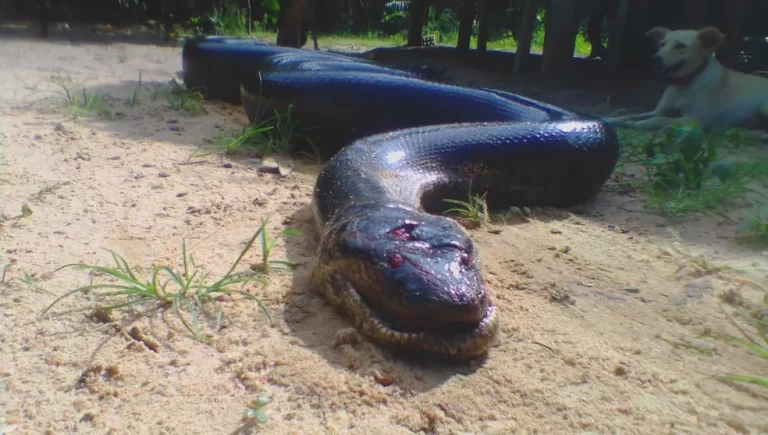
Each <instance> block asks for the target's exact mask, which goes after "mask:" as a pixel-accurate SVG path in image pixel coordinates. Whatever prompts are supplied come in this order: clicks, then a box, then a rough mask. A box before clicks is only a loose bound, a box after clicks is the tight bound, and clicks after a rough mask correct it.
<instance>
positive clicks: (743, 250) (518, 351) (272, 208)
mask: <svg viewBox="0 0 768 435" xmlns="http://www.w3.org/2000/svg"><path fill="white" fill-rule="evenodd" d="M0 58H2V59H10V60H12V61H10V62H3V65H2V67H0V83H2V85H0V98H1V99H2V103H1V104H2V105H0V111H1V113H2V116H1V117H0V132H1V136H0V144H1V145H2V148H0V149H1V150H2V151H0V152H1V153H2V154H1V155H0V158H1V159H2V164H3V166H2V167H3V169H2V172H0V191H2V195H0V201H1V202H0V211H2V212H3V213H4V214H5V215H6V216H13V215H17V214H19V213H20V212H19V210H20V208H21V207H22V205H23V204H27V205H28V206H29V208H30V209H31V210H32V215H31V216H28V217H25V218H21V219H14V220H8V221H6V222H5V223H4V224H3V226H2V227H0V247H2V252H0V260H2V261H0V263H4V262H5V261H6V260H10V261H13V262H14V263H13V266H12V267H11V268H10V269H8V271H7V274H6V276H5V278H4V283H3V284H2V286H0V292H1V294H2V297H1V298H0V311H1V312H2V316H0V343H1V346H2V352H0V409H2V410H3V414H2V415H0V430H4V431H7V432H10V430H11V429H15V430H16V432H14V433H41V432H45V431H48V432H46V433H69V432H75V431H77V432H78V433H104V432H109V433H156V432H163V433H185V434H191V433H201V434H203V433H206V434H208V433H235V432H238V431H241V430H242V431H262V432H265V433H275V434H278V433H351V434H357V433H360V434H363V433H387V434H401V433H402V434H407V433H440V434H449V433H450V434H458V433H486V434H502V433H503V434H507V433H516V432H523V433H575V432H581V433H587V432H590V433H615V432H621V433H765V432H767V431H768V424H766V419H765V415H766V412H768V400H766V399H767V398H768V397H766V395H765V394H764V393H760V392H756V391H753V390H750V389H748V388H740V387H734V386H732V385H728V384H724V383H721V382H719V381H716V380H714V379H712V378H711V376H712V375H716V374H720V373H754V374H760V373H763V374H764V373H765V362H764V361H763V360H759V359H758V358H756V357H754V356H752V355H750V354H748V353H746V352H745V351H744V350H743V349H742V348H738V347H733V346H729V345H725V344H723V343H722V342H721V341H717V340H713V339H710V338H707V337H706V334H707V333H710V332H716V333H730V334H735V333H736V331H735V329H734V328H733V327H732V326H731V325H730V324H729V323H728V321H727V319H726V317H725V316H724V315H723V314H722V312H721V311H720V310H719V308H718V302H719V299H718V298H719V296H720V295H721V294H722V293H723V292H726V291H728V290H732V289H733V288H734V286H735V284H733V282H732V279H731V278H732V277H734V276H741V277H748V278H750V279H752V280H754V281H757V282H760V281H762V282H765V280H766V275H765V272H761V270H763V269H761V268H762V267H764V266H765V263H766V259H768V257H766V256H765V255H763V254H761V253H760V252H757V251H754V250H751V249H750V248H749V247H746V246H743V245H740V244H737V243H736V242H735V241H734V237H733V236H734V227H733V226H732V225H730V224H726V223H723V222H720V221H717V220H714V219H704V218H697V219H692V220H689V221H687V222H685V223H681V224H676V225H674V226H673V225H672V224H669V223H666V222H665V221H663V220H662V219H661V218H658V217H654V216H651V215H647V214H644V213H637V212H628V211H626V210H625V209H623V208H620V207H619V205H621V204H622V203H624V202H625V201H626V197H623V196H620V195H619V194H617V193H614V192H611V191H606V192H604V193H603V194H601V195H600V196H598V197H597V198H596V199H595V200H594V201H593V202H592V203H590V204H586V205H584V206H582V207H578V208H577V209H574V210H569V211H558V210H549V209H538V210H534V217H533V219H532V220H530V221H528V222H520V221H514V222H510V223H509V225H506V226H496V227H494V230H495V231H494V232H489V231H487V230H473V231H472V234H473V237H474V239H475V240H476V241H477V243H478V245H479V247H480V249H481V252H482V256H483V258H484V263H485V264H486V268H487V273H488V279H489V281H490V284H491V285H492V288H493V289H494V292H495V295H496V300H497V301H498V304H499V307H500V310H501V316H502V320H503V325H504V326H503V334H502V339H501V342H500V344H499V345H498V346H497V347H496V348H495V349H493V350H492V352H491V353H490V355H489V358H488V359H487V360H485V361H481V362H476V363H473V364H471V365H468V366H443V365H438V364H436V363H433V362H425V361H406V360H402V359H398V358H395V357H393V356H392V355H390V354H389V353H387V352H386V351H383V350H382V349H380V348H379V347H377V346H375V345H373V344H370V343H368V342H366V341H365V340H360V339H359V337H356V335H355V333H354V332H353V331H350V329H349V323H348V322H347V321H346V319H345V318H344V317H342V316H341V315H339V314H338V313H337V312H335V311H334V310H333V309H331V308H330V306H329V305H328V304H327V303H326V302H325V300H324V299H323V298H322V297H321V296H319V295H318V294H317V293H315V292H313V291H312V290H311V289H310V288H309V286H308V271H309V267H308V266H309V261H310V260H311V258H312V255H313V250H314V247H315V241H314V230H313V223H312V220H311V214H310V213H309V209H308V205H309V202H310V194H311V190H312V186H313V183H314V179H315V176H316V174H317V171H318V169H319V168H318V166H317V165H314V164H312V163H311V162H310V161H301V160H299V161H297V162H296V166H295V167H294V168H293V172H292V173H291V174H290V175H288V176H287V177H280V176H279V175H275V174H269V173H262V172H258V171H257V170H256V166H257V165H256V164H255V163H254V162H253V161H251V160H248V159H228V158H223V157H219V156H216V155H207V156H204V157H200V156H196V155H195V153H196V152H198V151H199V146H200V145H201V144H202V143H203V139H204V138H206V137H210V136H212V135H215V134H217V133H220V132H223V131H227V130H230V129H237V128H242V127H243V126H244V125H245V123H246V122H247V120H246V118H245V114H244V113H243V112H242V109H241V108H240V107H236V106H228V105H223V104H216V103H205V104H204V106H203V108H204V110H205V112H206V113H205V114H202V115H197V116H193V115H189V114H184V113H179V112H178V111H175V110H173V109H172V108H170V107H169V104H168V102H167V101H166V100H164V99H163V98H157V99H155V100H154V101H153V100H152V99H151V98H150V93H149V92H148V93H145V94H144V97H143V99H142V101H141V102H140V103H139V104H133V105H131V104H129V100H130V99H131V96H132V94H133V92H134V91H135V89H136V86H137V84H138V73H139V70H141V71H142V80H143V81H144V83H149V82H150V81H152V80H156V81H167V80H170V79H171V78H173V77H175V74H176V72H177V71H178V70H180V69H181V54H180V49H179V48H170V47H157V46H154V47H153V46H143V45H139V44H114V45H96V44H89V43H82V44H79V43H66V42H58V43H53V42H40V41H27V40H23V39H17V40H13V41H10V40H9V41H4V42H3V44H0ZM56 74H61V75H62V76H68V77H71V78H72V79H73V80H74V81H75V82H80V83H84V84H86V85H87V86H88V87H89V89H91V90H95V91H97V92H99V93H101V94H108V95H110V96H111V97H113V98H114V99H108V100H106V101H103V102H102V103H103V109H104V111H105V113H108V114H110V119H104V118H99V117H98V116H87V117H80V118H77V119H73V118H72V116H71V112H66V111H64V112H62V110H61V109H60V108H57V107H54V105H53V104H52V103H43V104H42V105H41V104H38V105H35V106H29V103H30V102H31V101H32V100H34V99H35V98H40V94H37V95H33V94H34V93H35V91H33V90H32V87H34V86H35V85H37V86H38V87H37V90H41V89H43V87H42V86H43V85H42V83H43V82H45V81H46V80H48V79H49V78H50V76H52V75H56ZM461 74H462V77H463V79H464V80H471V81H473V82H474V83H478V84H479V83H483V84H484V85H486V86H494V85H496V84H499V83H506V86H504V87H506V88H507V89H509V88H513V89H518V90H520V89H521V88H522V90H523V93H526V92H524V91H525V86H524V83H523V84H521V83H517V84H516V86H517V87H516V88H515V83H510V82H509V79H507V78H504V77H501V76H499V77H495V76H490V75H488V74H485V75H480V74H478V73H474V75H472V72H471V71H470V70H469V69H463V70H462V71H461ZM595 88H597V87H595ZM568 92H569V93H570V95H575V94H576V93H578V92H577V91H573V90H569V91H568ZM590 92H593V91H592V90H589V91H586V93H590ZM584 94H585V91H581V94H580V95H584ZM556 96H559V97H560V98H563V93H562V92H560V93H556ZM542 99H544V98H543V96H542ZM550 101H553V100H552V99H550ZM555 102H558V101H555ZM96 115H98V114H96ZM267 215H271V219H270V221H269V225H268V229H269V231H270V234H273V235H274V234H277V232H279V231H281V230H282V229H283V228H285V227H290V228H294V229H297V230H300V231H302V232H303V233H304V236H302V237H290V238H287V239H286V241H285V242H280V243H278V245H277V246H276V247H275V250H274V251H273V253H272V256H273V257H274V258H277V259H290V260H292V261H295V262H297V263H299V266H298V268H297V270H296V271H295V272H294V273H290V274H276V275H274V276H272V277H271V278H270V283H269V286H268V287H264V286H261V285H256V284H249V285H246V286H245V287H244V288H243V289H244V290H245V291H247V292H249V293H251V294H253V295H256V296H258V297H260V298H261V299H262V301H263V302H264V304H265V305H266V307H267V309H268V311H269V313H270V314H271V316H272V320H273V325H272V326H270V325H269V322H268V321H267V319H266V318H265V316H263V315H262V313H261V312H260V311H259V309H258V307H257V306H256V305H255V304H252V303H250V302H248V301H244V300H237V301H235V300H233V299H232V298H228V297H222V298H220V306H221V307H222V309H223V319H220V322H219V324H218V326H219V327H220V329H219V330H218V331H217V332H216V333H215V335H214V337H215V341H214V342H213V343H202V342H200V341H196V340H194V339H193V338H192V337H191V335H190V334H189V332H188V331H187V330H186V329H185V328H184V327H183V325H181V324H180V323H179V322H178V320H177V318H176V317H175V316H174V315H173V313H172V310H170V309H167V308H166V309H162V310H141V309H137V310H135V311H133V310H124V311H120V312H118V313H117V314H114V318H111V319H104V318H100V317H99V316H92V315H90V314H91V311H92V309H93V305H92V301H91V300H90V299H89V297H88V296H85V295H77V296H72V297H70V298H67V299H64V300H62V302H60V303H59V305H57V306H56V307H55V308H54V309H53V310H52V311H51V312H50V313H49V315H48V316H46V317H43V318H39V317H38V315H39V313H40V312H41V311H42V310H43V309H45V308H46V307H47V306H48V305H49V304H51V302H53V300H54V299H55V296H58V295H62V294H63V293H65V292H66V291H68V290H71V289H74V288H77V287H79V286H83V285H87V284H88V283H89V282H90V279H91V278H93V279H94V280H96V281H99V280H102V279H103V277H101V276H98V274H97V275H96V276H91V277H89V274H88V272H87V271H78V270H69V269H65V270H62V271H59V272H56V273H52V272H53V271H54V270H55V269H56V268H57V267H59V266H61V265H64V264H67V263H73V262H85V263H90V264H95V263H98V264H101V265H106V264H108V263H110V262H111V261H112V259H111V257H110V255H109V253H107V252H106V251H105V250H104V249H111V250H114V251H116V252H118V253H119V254H121V255H122V256H124V257H125V259H126V261H127V262H128V263H129V264H130V265H132V266H133V267H134V271H135V272H136V273H137V274H139V276H140V277H141V278H142V279H143V278H144V277H147V276H148V274H149V271H150V270H151V267H152V266H154V265H158V264H169V265H172V266H173V267H174V268H176V269H178V268H179V267H180V265H179V262H180V259H181V240H182V238H185V239H186V241H187V248H188V249H189V251H190V252H191V253H192V254H193V255H194V258H195V260H196V262H197V265H198V266H200V267H204V268H205V269H206V270H208V271H210V274H211V276H212V277H213V278H214V279H215V278H216V277H219V276H221V275H222V274H223V273H225V272H226V270H227V268H228V267H229V266H230V264H231V263H232V262H233V261H234V260H235V258H236V257H237V255H238V253H239V252H240V251H241V250H242V248H243V243H244V242H245V241H247V240H248V239H249V237H250V236H251V235H252V234H253V233H254V231H255V230H256V228H257V227H258V226H259V225H260V223H261V218H262V217H266V216H267ZM669 229H674V230H676V231H677V232H678V233H679V234H680V237H681V242H680V243H682V245H680V246H684V249H685V250H691V252H694V253H705V254H706V255H708V256H710V257H711V258H713V261H715V262H718V263H723V264H729V265H732V266H737V267H742V268H744V269H745V271H744V272H718V271H717V270H715V269H714V268H707V269H705V270H699V269H696V268H695V267H693V266H692V265H691V264H692V263H691V262H690V259H687V257H686V256H685V255H684V254H680V253H676V251H674V250H671V246H672V245H673V244H674V243H678V242H676V240H675V239H673V238H672V237H671V236H670V233H669V231H668V230H669ZM259 260H260V255H259V252H258V250H257V249H256V250H254V251H252V252H250V253H249V254H248V255H247V257H246V259H245V262H246V263H257V262H258V261H259ZM24 281H26V282H27V284H25V283H24ZM29 284H34V286H30V285H29ZM741 292H742V296H744V297H750V296H751V295H750V294H749V292H748V291H747V290H741ZM105 320H106V321H107V322H109V323H106V324H105V323H104V321H105ZM258 396H266V397H268V398H269V400H270V403H269V404H268V405H266V406H265V407H264V408H263V410H264V412H265V413H266V415H267V417H268V421H267V422H266V423H255V422H253V421H246V422H244V421H243V415H244V412H245V411H246V409H247V406H248V404H249V403H251V402H252V401H253V400H254V399H257V397H258ZM259 400H263V399H259ZM281 428H282V429H281Z"/></svg>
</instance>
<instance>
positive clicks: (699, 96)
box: [605, 27, 768, 138]
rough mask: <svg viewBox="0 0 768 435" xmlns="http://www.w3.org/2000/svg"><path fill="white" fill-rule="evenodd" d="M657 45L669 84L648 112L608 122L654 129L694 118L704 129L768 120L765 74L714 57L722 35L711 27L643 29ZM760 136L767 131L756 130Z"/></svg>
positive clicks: (659, 67)
mask: <svg viewBox="0 0 768 435" xmlns="http://www.w3.org/2000/svg"><path fill="white" fill-rule="evenodd" d="M646 36H648V37H650V38H652V39H653V40H654V41H655V42H656V44H657V45H658V47H659V50H658V52H657V53H656V55H654V56H653V65H654V67H655V69H656V73H657V74H658V76H659V77H661V78H663V79H664V80H666V81H667V82H669V86H668V87H667V89H666V90H665V91H664V94H663V95H662V97H661V100H659V102H658V104H657V105H656V108H655V109H654V110H652V111H650V112H647V113H641V114H636V115H628V116H620V117H616V118H607V119H605V121H606V122H607V123H608V124H611V125H614V126H617V127H628V128H635V129H639V130H658V129H661V128H663V127H665V126H667V125H673V124H675V123H683V124H687V123H690V122H696V123H698V124H699V125H700V126H701V128H702V129H703V130H705V131H711V130H715V129H728V128H733V127H745V128H754V127H755V126H756V124H755V122H756V121H765V120H768V79H766V78H763V77H759V76H755V75H750V74H744V73H741V72H738V71H733V70H731V69H728V68H726V67H725V66H723V65H722V64H721V63H720V62H718V61H717V59H716V58H715V55H714V53H715V51H716V50H717V49H718V48H719V47H720V45H722V43H723V42H724V40H725V35H723V34H722V33H720V31H719V30H718V29H717V28H715V27H704V28H702V29H699V30H670V29H667V28H665V27H655V28H653V29H651V30H649V31H648V32H647V33H646ZM675 114H677V115H678V117H672V115H675ZM760 135H761V136H763V137H764V138H765V137H767V136H768V135H766V134H764V133H760Z"/></svg>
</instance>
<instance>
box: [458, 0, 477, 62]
mask: <svg viewBox="0 0 768 435" xmlns="http://www.w3.org/2000/svg"><path fill="white" fill-rule="evenodd" d="M474 22H475V0H459V35H458V41H457V42H456V51H458V52H460V53H469V43H470V42H471V41H472V25H473V24H474Z"/></svg>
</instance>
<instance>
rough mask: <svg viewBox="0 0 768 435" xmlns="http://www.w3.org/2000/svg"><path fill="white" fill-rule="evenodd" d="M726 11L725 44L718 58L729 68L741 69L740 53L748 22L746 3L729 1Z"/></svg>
mask: <svg viewBox="0 0 768 435" xmlns="http://www.w3.org/2000/svg"><path fill="white" fill-rule="evenodd" d="M726 8H727V9H726V10H725V23H724V25H723V29H722V30H723V33H724V34H725V44H723V47H722V48H721V49H720V50H719V51H720V53H719V56H718V58H719V59H720V61H721V62H722V63H723V64H724V65H725V66H727V67H728V68H733V69H740V68H739V52H740V51H741V45H742V42H743V41H744V35H745V33H746V32H745V30H746V29H745V27H746V26H747V22H746V21H747V20H746V16H747V14H746V9H747V5H746V1H745V0H728V5H727V6H726Z"/></svg>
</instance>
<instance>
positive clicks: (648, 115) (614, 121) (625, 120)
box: [603, 88, 677, 128]
mask: <svg viewBox="0 0 768 435" xmlns="http://www.w3.org/2000/svg"><path fill="white" fill-rule="evenodd" d="M676 99H677V95H676V94H675V92H674V91H673V90H672V89H671V88H667V89H666V90H665V91H664V93H663V94H662V95H661V99H659V102H658V103H656V108H655V109H653V110H651V111H650V112H645V113H636V114H634V115H624V116H618V117H613V118H604V119H603V121H604V122H605V123H606V124H608V125H611V126H614V127H628V128H633V127H635V125H637V123H638V122H644V121H647V120H649V119H654V118H665V116H664V115H665V114H667V113H668V112H669V111H670V110H672V109H673V108H674V105H673V101H675V100H676Z"/></svg>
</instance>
